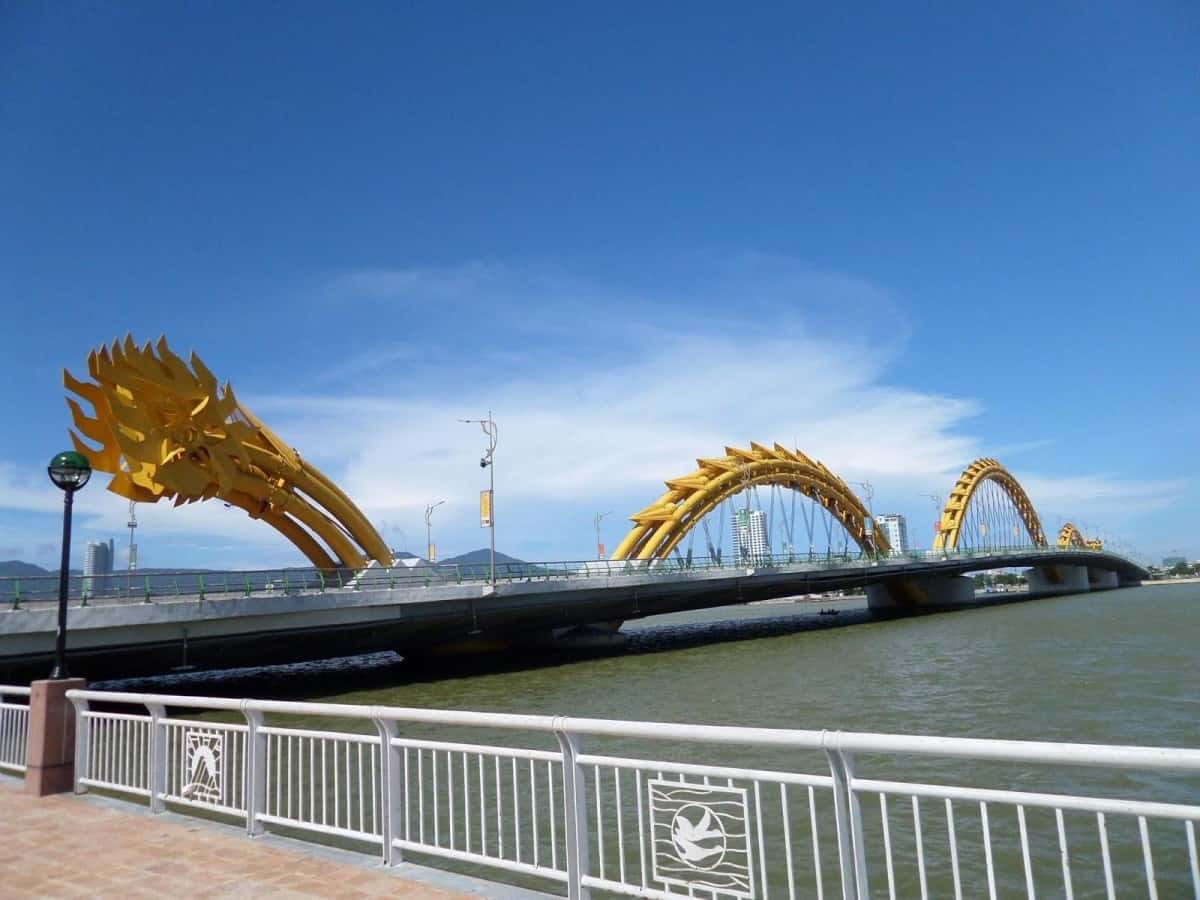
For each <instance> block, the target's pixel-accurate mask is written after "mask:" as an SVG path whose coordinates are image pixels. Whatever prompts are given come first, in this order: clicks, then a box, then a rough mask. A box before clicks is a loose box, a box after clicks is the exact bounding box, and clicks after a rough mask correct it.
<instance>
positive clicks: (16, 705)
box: [0, 684, 30, 772]
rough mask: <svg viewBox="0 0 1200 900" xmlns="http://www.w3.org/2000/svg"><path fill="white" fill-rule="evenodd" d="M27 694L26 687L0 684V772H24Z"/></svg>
mask: <svg viewBox="0 0 1200 900" xmlns="http://www.w3.org/2000/svg"><path fill="white" fill-rule="evenodd" d="M29 693H30V691H29V688H27V687H17V686H15V685H9V684H0V771H9V772H24V771H25V744H26V739H27V737H28V734H29ZM22 701H23V702H22Z"/></svg>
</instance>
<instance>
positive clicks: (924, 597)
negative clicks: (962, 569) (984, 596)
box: [867, 575, 976, 610]
mask: <svg viewBox="0 0 1200 900" xmlns="http://www.w3.org/2000/svg"><path fill="white" fill-rule="evenodd" d="M975 602H976V601H975V582H974V580H973V579H971V578H970V577H968V576H966V575H925V576H921V577H917V578H893V579H890V580H888V581H883V582H880V583H879V584H869V585H867V606H868V607H870V608H871V609H880V610H884V609H888V610H904V609H945V608H949V607H954V606H971V605H973V604H974V603H975Z"/></svg>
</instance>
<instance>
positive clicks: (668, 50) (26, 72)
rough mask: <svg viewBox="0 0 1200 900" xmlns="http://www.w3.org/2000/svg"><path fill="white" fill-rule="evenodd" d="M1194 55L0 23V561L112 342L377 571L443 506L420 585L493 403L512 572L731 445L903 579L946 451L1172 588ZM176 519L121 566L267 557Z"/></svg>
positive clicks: (865, 15)
mask: <svg viewBox="0 0 1200 900" xmlns="http://www.w3.org/2000/svg"><path fill="white" fill-rule="evenodd" d="M1198 59H1200V12H1197V9H1196V7H1194V6H1193V5H1191V4H1186V3H1181V2H1174V3H1173V2H1150V3H1099V4H1087V5H1084V4H1074V3H1071V4H1026V5H1012V4H1006V5H1001V6H1000V7H995V8H987V7H984V5H982V4H981V5H979V7H978V8H976V9H975V10H968V11H962V10H956V11H938V10H930V9H924V10H918V9H914V8H913V7H911V6H903V7H901V6H899V5H895V4H888V5H880V6H878V7H875V6H870V5H858V6H854V7H852V8H845V9H838V10H828V9H824V8H820V7H816V6H813V7H809V8H804V7H801V6H798V5H795V4H789V5H779V6H763V7H758V8H756V9H752V10H747V9H742V8H738V9H736V10H735V9H734V8H732V7H729V6H728V5H717V4H713V5H704V4H678V5H661V6H657V7H655V8H654V9H652V10H647V9H646V8H645V5H643V4H628V5H621V4H601V5H596V4H586V5H583V4H581V5H573V4H540V5H539V4H506V5H503V6H495V7H493V8H485V9H481V8H479V7H478V6H469V5H452V4H445V3H439V4H420V5H418V4H405V5H400V4H379V5H375V6H372V5H368V4H356V5H354V6H353V7H343V6H337V5H333V4H327V5H320V4H288V5H274V4H241V5H236V4H194V5H189V6H187V7H186V8H180V7H175V6H167V5H161V6H160V5H142V6H137V7H130V6H128V5H124V6H123V5H117V4H104V3H91V4H35V3H28V4H24V3H9V4H5V5H4V8H3V10H2V11H0V123H2V127H3V134H4V140H3V141H0V297H2V298H3V309H4V320H5V321H6V323H7V324H8V330H9V334H8V339H7V340H6V341H5V347H4V351H3V354H2V355H0V367H2V368H0V372H2V373H3V375H4V377H5V380H6V381H7V382H8V386H9V392H8V395H7V399H6V401H5V412H6V415H5V419H6V421H7V423H8V426H7V427H6V428H4V429H3V430H2V431H0V558H11V557H17V558H23V559H27V560H31V561H34V562H39V563H41V564H44V565H45V564H52V563H53V562H54V559H55V553H56V550H55V547H56V543H57V538H58V527H59V525H58V520H57V514H56V511H57V509H58V506H59V503H60V498H59V496H58V494H57V492H56V491H55V490H54V489H53V487H52V486H50V485H49V484H48V482H47V481H46V479H45V475H44V465H45V460H46V459H47V458H48V457H49V456H50V455H51V454H52V453H53V452H54V451H56V450H58V449H59V448H60V447H62V446H65V445H66V443H67V442H66V427H67V425H68V413H67V410H66V408H65V406H64V404H63V402H62V393H63V392H62V388H61V383H60V375H59V370H60V368H61V367H63V366H68V367H71V368H72V369H73V370H74V371H75V372H76V374H82V372H83V370H84V368H85V360H86V356H87V352H88V350H89V349H90V348H92V347H94V346H97V345H98V344H100V343H102V342H103V341H105V340H111V339H112V338H114V337H117V336H118V335H123V334H124V333H125V332H126V331H132V332H133V333H134V335H135V337H137V338H139V339H141V340H144V339H147V338H154V337H156V336H157V335H158V334H160V333H165V334H166V335H167V336H168V338H169V339H170V341H171V343H172V345H173V346H174V347H175V348H176V349H177V350H179V351H187V350H192V349H194V350H196V351H197V352H198V353H199V354H200V355H201V357H202V358H203V359H204V360H205V362H206V363H207V364H208V365H209V367H210V368H211V369H212V370H213V371H214V372H216V373H217V374H218V375H219V376H220V377H222V378H227V379H229V380H231V381H232V382H233V385H234V387H235V388H236V390H237V392H238V396H239V398H240V399H241V400H242V401H243V402H244V403H245V404H246V405H247V406H249V407H250V408H251V409H252V410H254V411H255V412H256V413H258V414H259V415H261V416H262V417H263V418H264V419H265V420H266V421H268V422H269V423H271V424H272V425H273V426H274V427H275V428H276V430H277V431H278V432H279V433H280V434H281V435H282V436H283V437H284V438H285V439H287V440H288V441H290V442H291V443H293V444H294V445H295V446H297V447H298V448H299V449H300V450H301V451H302V452H303V453H304V454H305V456H306V457H307V458H309V459H312V460H313V461H314V462H316V463H317V464H318V465H320V466H322V467H323V468H324V469H325V470H326V471H328V472H329V473H330V474H331V475H332V476H333V477H334V478H335V479H336V480H338V481H339V483H342V484H343V485H344V486H345V487H346V488H347V490H348V491H349V492H350V493H351V495H352V496H354V497H355V498H356V499H358V500H359V501H360V504H361V505H362V506H363V507H364V509H365V510H366V511H367V512H368V514H369V515H370V516H371V518H372V519H373V520H374V521H375V522H376V523H378V524H379V525H380V527H381V528H382V529H383V530H384V533H385V535H386V536H387V537H388V539H389V540H390V541H391V542H392V543H394V544H396V545H404V544H407V545H408V546H409V547H410V548H411V549H414V550H415V549H419V547H420V545H421V544H422V543H423V539H424V535H423V531H424V528H423V522H422V518H421V513H422V510H423V508H424V504H425V503H426V502H428V501H430V500H436V499H442V498H443V497H444V498H445V499H446V500H447V503H446V505H445V506H444V507H442V508H441V509H439V511H438V513H437V518H436V520H435V521H436V525H437V535H436V537H437V540H438V543H439V545H440V547H441V551H442V554H443V555H449V554H452V553H457V552H462V551H465V550H469V549H473V548H475V547H478V546H480V545H482V544H484V543H485V542H486V541H485V538H486V534H485V533H483V532H481V531H480V530H479V529H478V526H477V522H476V521H475V503H476V491H477V490H478V489H479V488H480V487H483V486H485V485H484V483H483V475H482V474H481V471H480V469H479V468H478V465H477V459H478V454H479V451H480V443H481V436H480V435H479V434H478V433H477V432H472V431H470V430H468V429H467V428H466V427H465V426H462V425H459V424H457V423H456V421H455V420H456V419H458V418H460V417H467V416H478V415H482V414H485V413H486V411H487V410H488V408H489V407H490V408H492V409H493V410H494V411H495V414H496V417H497V419H498V421H499V422H500V425H501V444H500V447H499V449H498V451H497V470H496V474H497V479H498V481H497V494H498V502H497V517H498V529H497V539H498V544H499V546H500V548H501V549H504V550H506V551H508V552H511V553H514V554H516V555H520V556H524V557H526V558H577V557H581V556H585V555H587V553H588V552H589V550H590V547H591V543H592V540H593V538H592V534H593V532H592V528H591V523H592V515H593V514H594V513H595V512H596V511H604V510H608V509H615V510H617V512H618V513H619V514H628V513H632V512H634V511H636V510H637V509H639V508H641V507H642V506H643V505H645V504H646V503H648V502H650V501H651V500H652V499H653V498H654V497H655V496H657V494H658V492H659V490H660V485H661V481H662V479H663V478H666V477H669V476H673V475H677V474H681V473H683V472H685V471H687V470H688V469H689V468H690V467H691V465H692V460H693V459H694V458H695V457H696V456H704V455H712V454H714V453H717V452H718V451H719V450H720V448H721V447H722V446H724V444H726V443H738V444H745V443H746V442H748V441H750V440H758V441H760V442H766V441H773V440H781V441H783V442H790V441H792V440H795V441H796V442H798V443H799V445H800V446H801V447H802V448H803V449H805V450H807V451H808V452H810V453H812V454H814V455H816V456H818V457H819V458H821V459H822V460H824V461H825V462H826V463H827V464H828V465H829V466H830V467H831V468H833V469H834V470H835V471H837V472H839V473H840V474H842V475H843V476H844V477H847V478H856V479H861V478H868V479H870V480H871V481H872V483H873V484H875V489H876V500H875V507H876V509H877V510H882V509H883V508H885V507H886V508H887V509H889V510H895V511H899V512H904V513H906V514H908V515H909V516H910V517H911V518H912V520H913V521H914V522H915V523H918V527H914V529H913V530H914V533H915V534H916V535H917V536H919V537H921V538H923V539H924V540H928V537H929V536H930V535H929V534H927V532H930V531H931V528H930V527H929V526H930V525H931V522H929V521H927V520H931V519H932V508H931V504H930V503H929V501H928V500H925V499H923V498H922V497H921V496H920V495H921V494H922V493H925V492H931V491H932V492H940V493H943V494H944V493H945V492H946V490H947V489H948V488H949V486H950V485H951V484H952V483H953V481H954V478H955V476H956V475H957V472H958V471H959V470H960V469H961V468H962V466H963V465H965V464H966V463H967V462H969V461H970V459H971V458H973V457H974V456H976V455H985V454H986V455H996V456H999V457H1000V458H1001V459H1002V460H1003V461H1004V462H1006V463H1007V464H1008V465H1009V467H1010V468H1011V469H1012V470H1013V471H1014V472H1015V473H1016V474H1017V475H1018V477H1019V478H1020V479H1021V480H1022V482H1023V483H1025V484H1026V486H1027V488H1028V490H1029V492H1030V494H1031V495H1032V497H1033V500H1034V502H1035V504H1036V505H1037V506H1038V508H1039V510H1040V511H1041V512H1042V514H1043V518H1044V520H1045V522H1046V524H1047V527H1048V528H1053V527H1055V526H1056V524H1057V521H1058V517H1060V516H1064V517H1069V518H1075V519H1079V520H1082V521H1085V522H1087V523H1089V525H1091V526H1092V527H1093V530H1103V531H1104V532H1106V533H1108V534H1110V535H1112V536H1114V537H1118V538H1120V539H1122V540H1123V541H1125V542H1128V543H1129V544H1132V545H1134V546H1136V547H1137V548H1138V549H1139V550H1140V551H1142V552H1143V553H1144V554H1146V555H1147V556H1151V557H1156V556H1160V555H1162V554H1164V553H1168V552H1171V551H1176V550H1178V551H1180V552H1183V553H1185V554H1187V555H1189V556H1192V557H1196V556H1200V543H1197V538H1196V537H1195V534H1196V530H1195V527H1194V520H1195V510H1196V508H1197V506H1198V505H1200V490H1198V488H1197V485H1196V481H1195V478H1194V476H1193V472H1192V470H1193V467H1194V455H1195V449H1196V446H1197V438H1198V437H1200V425H1198V419H1197V416H1196V413H1195V410H1194V406H1193V403H1194V399H1195V395H1196V388H1197V384H1198V382H1200V379H1198V378H1197V364H1196V361H1195V353H1194V346H1195V340H1196V334H1197V331H1198V328H1197V326H1198V325H1200V313H1198V312H1197V310H1196V300H1197V285H1200V250H1198V249H1197V248H1198V247H1200V243H1198V242H1197V238H1196V236H1197V234H1200V177H1197V175H1198V172H1197V151H1196V148H1197V147H1200V63H1198V62H1197V60H1198ZM381 471H382V472H387V473H388V477H387V478H386V479H382V480H381V479H380V478H379V473H380V472H381ZM104 483H105V480H104V479H102V478H98V479H97V480H96V481H95V482H94V484H93V485H92V486H90V487H89V488H88V489H87V491H85V492H84V493H83V494H81V495H80V498H79V500H78V510H79V518H78V521H77V533H78V534H80V535H82V536H83V537H85V538H88V539H94V538H98V537H108V536H114V537H118V538H119V536H120V535H121V533H122V525H123V522H124V519H125V510H124V506H123V504H122V503H121V502H120V501H119V500H118V499H117V498H115V497H113V496H112V495H111V494H107V493H106V492H105V491H103V490H102V486H103V484H104ZM208 506H210V507H212V508H190V509H185V510H167V509H161V510H159V509H145V510H144V511H143V512H142V513H141V514H140V515H141V517H142V519H143V521H144V523H145V524H144V525H143V528H142V530H141V534H140V540H141V548H142V549H141V555H142V562H143V563H144V564H146V565H172V564H177V565H189V566H190V565H206V566H220V567H224V566H259V565H282V564H288V563H298V562H299V561H300V559H299V557H298V554H296V553H295V551H293V550H292V549H291V548H290V546H288V545H286V544H284V543H282V542H281V541H280V540H277V539H276V538H275V537H274V536H273V534H272V533H271V532H270V531H269V530H267V529H265V528H263V527H262V526H259V525H257V524H256V523H252V522H250V521H249V520H247V519H246V518H245V517H244V516H242V515H241V514H240V513H237V512H235V511H232V510H226V509H224V508H222V507H221V506H219V505H214V504H209V505H208ZM620 532H621V529H620V527H619V517H618V516H617V515H614V516H612V517H610V518H609V519H607V520H606V522H605V537H606V539H607V541H608V543H609V544H610V545H612V544H615V543H616V541H617V539H618V538H619V536H620ZM120 542H121V541H120V540H118V543H120Z"/></svg>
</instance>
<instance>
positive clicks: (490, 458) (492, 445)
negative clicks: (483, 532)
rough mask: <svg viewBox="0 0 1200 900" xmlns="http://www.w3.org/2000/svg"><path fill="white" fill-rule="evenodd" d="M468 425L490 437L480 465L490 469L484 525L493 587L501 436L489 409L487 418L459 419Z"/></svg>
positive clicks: (494, 582)
mask: <svg viewBox="0 0 1200 900" xmlns="http://www.w3.org/2000/svg"><path fill="white" fill-rule="evenodd" d="M458 421H460V422H464V423H466V424H468V425H472V424H473V425H478V426H479V427H480V428H482V429H483V433H484V434H486V435H487V437H488V448H487V452H485V453H484V454H483V457H482V458H481V459H480V460H479V467H480V468H482V469H487V470H488V492H487V497H488V499H487V524H486V525H485V526H484V527H485V528H487V530H488V534H489V535H490V536H491V548H492V549H491V560H492V577H491V582H492V587H493V588H495V586H496V466H495V456H496V442H497V438H498V436H499V429H498V428H497V427H496V422H495V420H494V419H492V411H491V410H490V409H489V410H488V417H487V418H486V419H459V420H458Z"/></svg>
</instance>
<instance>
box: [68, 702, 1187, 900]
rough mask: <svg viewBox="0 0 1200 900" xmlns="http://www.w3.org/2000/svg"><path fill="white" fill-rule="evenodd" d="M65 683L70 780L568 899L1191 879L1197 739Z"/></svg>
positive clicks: (1131, 888) (1117, 886)
mask: <svg viewBox="0 0 1200 900" xmlns="http://www.w3.org/2000/svg"><path fill="white" fill-rule="evenodd" d="M68 697H69V698H70V699H71V701H72V702H73V703H74V704H75V707H76V710H77V715H78V721H77V729H76V740H77V742H78V745H77V749H76V759H77V761H78V764H77V767H76V789H77V790H84V789H87V788H103V789H107V790H110V791H116V792H119V793H123V794H127V795H131V796H134V797H145V798H147V801H148V803H149V804H150V806H151V808H152V809H154V810H155V811H161V810H163V809H164V808H166V806H167V805H168V804H171V805H172V806H174V807H178V808H180V809H183V808H197V809H203V810H207V811H210V812H213V813H218V814H223V815H226V816H230V817H233V818H235V819H236V820H238V821H241V822H243V823H245V825H246V827H247V830H248V832H249V833H250V834H257V833H261V832H262V831H263V830H264V829H265V828H266V827H267V826H271V827H272V830H279V831H282V832H284V833H289V834H294V835H298V836H303V835H305V834H308V835H310V836H320V837H319V838H318V839H320V840H334V841H337V842H344V843H347V844H349V845H352V846H358V847H361V848H363V849H368V848H374V850H375V852H378V853H379V854H380V855H381V858H382V859H383V861H384V862H385V863H388V864H392V863H395V862H397V861H399V860H400V859H401V857H402V856H405V855H407V856H409V857H410V858H413V859H419V860H421V861H425V862H432V861H436V859H437V858H440V859H441V860H442V861H443V862H442V864H443V865H448V866H451V867H463V868H465V869H466V870H469V871H472V872H475V873H476V874H479V873H481V872H482V873H484V874H487V875H488V876H489V877H493V878H498V879H505V880H510V881H514V882H515V883H519V884H527V885H529V886H534V887H541V888H543V889H545V888H548V887H550V888H552V887H554V885H555V884H558V885H560V886H561V887H560V888H559V889H560V890H561V889H563V888H565V890H566V892H567V894H568V895H569V896H571V897H583V896H587V895H588V894H589V893H595V894H597V895H626V896H638V897H679V896H685V895H688V896H705V897H709V896H711V897H731V898H732V897H738V898H752V897H768V896H780V897H782V896H786V897H789V898H794V897H797V896H802V897H818V898H823V897H824V896H826V895H828V896H830V897H834V896H837V895H839V894H840V895H841V896H842V897H845V898H850V897H868V896H885V892H886V896H889V897H892V898H894V897H897V896H900V897H909V896H921V897H927V896H954V897H956V898H962V897H964V896H966V897H981V896H990V897H997V896H1001V895H1003V896H1008V895H1011V894H1027V895H1028V896H1030V897H1033V896H1035V892H1036V891H1038V890H1041V891H1043V892H1047V893H1050V894H1052V895H1064V896H1067V897H1072V896H1075V894H1076V893H1078V895H1079V896H1091V895H1095V896H1108V897H1114V896H1116V893H1117V892H1118V891H1120V893H1121V894H1122V896H1125V895H1127V894H1129V893H1131V892H1134V893H1146V894H1147V895H1148V896H1150V897H1158V896H1162V897H1164V898H1166V897H1181V896H1195V897H1200V866H1198V864H1197V846H1196V823H1197V822H1198V821H1200V750H1193V749H1172V748H1146V747H1121V746H1102V745H1084V744H1052V743H1036V742H1018V741H997V740H978V739H956V738H934V737H906V736H899V735H877V734H856V733H846V732H823V731H800V730H782V729H762V728H733V727H721V726H702V725H671V724H656V723H645V722H619V721H609V720H599V719H575V718H563V717H553V718H552V717H548V716H524V715H505V714H489V713H473V712H455V711H442V710H423V709H402V708H388V707H372V706H348V705H332V704H316V703H290V702H273V701H255V700H232V699H216V698H197V697H174V696H160V695H140V694H115V693H106V692H96V691H71V692H69V693H68ZM131 707H132V709H131ZM172 710H173V711H174V712H175V713H176V715H175V716H169V715H168V711H172ZM197 710H201V711H204V714H205V715H206V717H205V718H203V719H201V718H186V717H185V716H195V715H196V712H195V711H197ZM226 720H232V721H226ZM343 729H344V730H343ZM585 742H586V746H585ZM1118 798H1119V799H1118Z"/></svg>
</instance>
